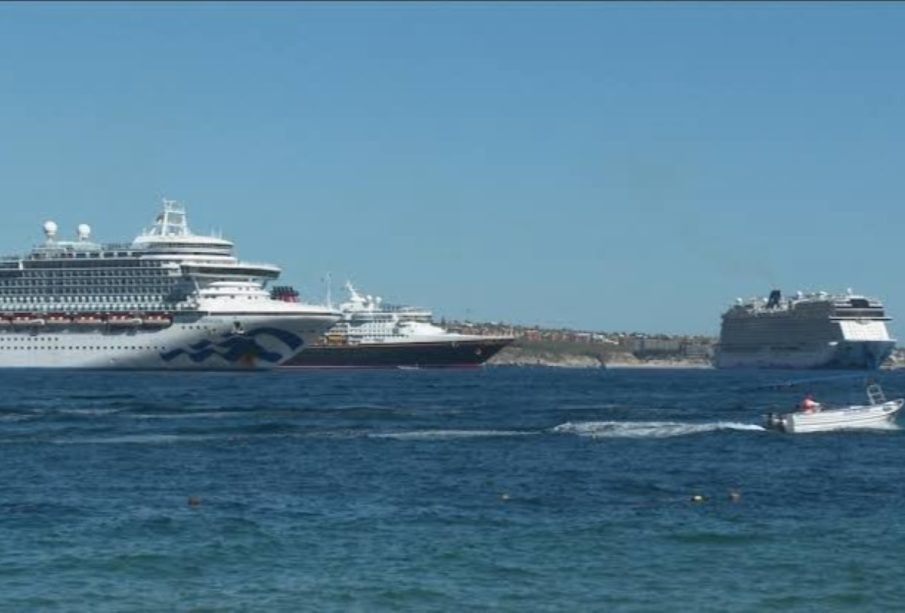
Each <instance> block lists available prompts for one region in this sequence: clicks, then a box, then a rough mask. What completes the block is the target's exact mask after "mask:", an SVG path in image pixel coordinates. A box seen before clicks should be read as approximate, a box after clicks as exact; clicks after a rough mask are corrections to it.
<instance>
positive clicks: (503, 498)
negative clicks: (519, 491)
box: [500, 494, 510, 502]
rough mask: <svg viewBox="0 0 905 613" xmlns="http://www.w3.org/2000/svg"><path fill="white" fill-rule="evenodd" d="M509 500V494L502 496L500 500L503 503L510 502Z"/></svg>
mask: <svg viewBox="0 0 905 613" xmlns="http://www.w3.org/2000/svg"><path fill="white" fill-rule="evenodd" d="M509 498H510V496H509V494H501V495H500V500H502V501H503V502H506V501H507V500H509Z"/></svg>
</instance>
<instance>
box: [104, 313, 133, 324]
mask: <svg viewBox="0 0 905 613" xmlns="http://www.w3.org/2000/svg"><path fill="white" fill-rule="evenodd" d="M107 324H108V325H111V326H140V325H141V318H140V317H135V316H134V315H110V316H109V317H107Z"/></svg>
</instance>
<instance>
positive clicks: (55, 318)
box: [47, 313, 72, 326]
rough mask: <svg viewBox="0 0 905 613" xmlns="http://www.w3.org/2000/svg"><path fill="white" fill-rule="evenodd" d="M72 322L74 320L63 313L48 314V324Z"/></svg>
mask: <svg viewBox="0 0 905 613" xmlns="http://www.w3.org/2000/svg"><path fill="white" fill-rule="evenodd" d="M71 322H72V320H71V319H70V318H69V317H67V316H66V315H63V314H61V313H53V314H52V315H48V316H47V325H49V326H65V325H66V324H69V323H71Z"/></svg>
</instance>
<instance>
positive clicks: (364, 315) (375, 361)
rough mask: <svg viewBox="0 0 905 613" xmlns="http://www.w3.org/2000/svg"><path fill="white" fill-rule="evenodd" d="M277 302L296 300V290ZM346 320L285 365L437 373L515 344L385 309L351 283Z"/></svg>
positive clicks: (426, 314) (417, 313)
mask: <svg viewBox="0 0 905 613" xmlns="http://www.w3.org/2000/svg"><path fill="white" fill-rule="evenodd" d="M274 289H275V291H274V297H275V298H278V299H282V300H287V301H290V302H291V301H293V300H296V299H297V295H298V294H297V293H296V292H295V291H294V290H292V289H291V288H285V287H283V288H274ZM346 290H347V291H348V293H349V299H348V301H347V302H344V303H342V304H341V305H340V306H339V310H340V312H341V313H342V319H341V320H340V322H339V323H338V324H336V325H335V326H334V327H333V328H332V329H331V330H330V331H329V332H328V333H327V334H326V335H325V336H324V338H323V339H322V340H321V342H320V343H318V344H317V345H314V346H312V347H309V348H308V349H306V350H305V351H303V352H302V353H300V354H298V355H296V356H294V357H293V358H292V359H290V360H289V362H288V363H287V364H286V365H287V366H291V367H300V368H303V367H309V368H438V367H456V366H479V365H481V364H483V363H484V362H486V361H487V360H489V359H490V358H491V357H493V355H494V354H496V353H497V352H498V351H500V350H501V349H502V348H503V347H505V346H506V345H508V344H509V343H511V342H512V341H513V337H511V336H481V335H476V334H459V333H456V332H449V331H447V330H445V329H443V328H441V327H440V326H438V325H436V324H434V323H433V316H432V313H431V312H430V311H429V310H426V309H422V308H418V307H411V306H394V305H387V304H384V303H383V301H382V300H381V299H380V298H379V297H374V296H369V295H362V294H360V293H359V292H358V291H357V290H356V289H355V288H354V287H353V286H352V284H351V283H346Z"/></svg>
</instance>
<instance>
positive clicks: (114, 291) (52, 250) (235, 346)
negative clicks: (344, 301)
mask: <svg viewBox="0 0 905 613" xmlns="http://www.w3.org/2000/svg"><path fill="white" fill-rule="evenodd" d="M44 234H45V239H46V240H45V242H44V243H43V244H42V245H39V246H37V247H35V248H34V249H32V250H31V251H30V252H29V253H27V254H25V255H23V256H11V257H4V258H0V367H37V368H59V367H83V368H139V369H186V368H188V369H197V368H200V369H224V368H227V369H231V368H267V367H272V366H277V365H279V364H281V363H283V362H285V361H286V360H288V359H289V358H290V357H291V356H292V355H294V354H295V353H297V352H298V351H300V350H301V349H302V348H303V347H304V346H305V345H307V344H309V343H312V342H314V341H316V340H317V339H318V338H319V337H320V336H321V335H322V334H323V332H324V331H325V330H326V329H328V328H329V327H330V326H332V325H333V324H334V323H335V322H336V321H337V320H338V319H339V315H338V313H336V312H335V311H334V310H332V309H328V308H326V307H322V306H316V305H308V304H301V303H293V304H290V303H286V302H284V301H280V300H273V299H272V298H271V297H270V294H269V292H268V291H267V289H266V285H267V283H268V282H270V281H271V280H273V279H276V278H278V277H279V274H280V269H279V268H278V267H276V266H273V265H271V264H256V263H249V262H244V261H241V260H239V259H237V258H236V257H235V256H234V255H233V243H232V242H230V241H228V240H225V239H223V238H221V237H218V236H206V235H198V234H194V233H192V232H191V231H190V230H189V227H188V222H187V220H186V212H185V208H184V207H183V206H182V205H180V204H178V203H176V202H173V201H169V200H164V201H163V208H162V211H161V212H160V214H159V215H157V217H156V219H155V221H154V224H153V225H152V227H151V228H149V229H147V230H145V231H144V232H142V233H141V234H139V236H138V237H136V238H135V240H133V241H132V242H131V243H113V244H99V243H95V242H94V241H93V240H91V228H90V227H89V226H87V225H86V224H81V225H79V227H78V232H77V237H76V240H71V241H67V240H60V239H59V238H58V228H57V225H56V224H55V223H54V222H52V221H48V222H45V224H44Z"/></svg>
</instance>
